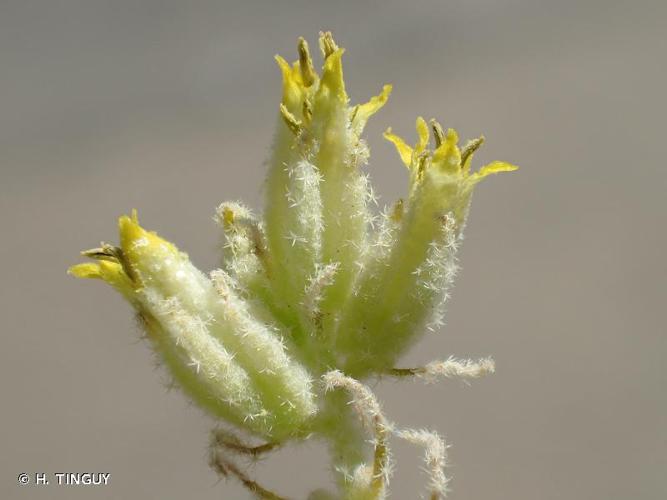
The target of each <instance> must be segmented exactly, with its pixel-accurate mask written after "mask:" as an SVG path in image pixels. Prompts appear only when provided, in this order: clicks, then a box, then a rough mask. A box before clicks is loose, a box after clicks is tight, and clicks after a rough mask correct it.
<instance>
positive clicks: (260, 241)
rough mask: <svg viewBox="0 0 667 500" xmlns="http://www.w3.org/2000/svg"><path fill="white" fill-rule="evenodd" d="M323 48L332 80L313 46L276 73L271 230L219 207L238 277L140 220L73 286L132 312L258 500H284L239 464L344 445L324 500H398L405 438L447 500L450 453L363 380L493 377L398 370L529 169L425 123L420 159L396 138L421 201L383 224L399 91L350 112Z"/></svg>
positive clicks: (435, 322)
mask: <svg viewBox="0 0 667 500" xmlns="http://www.w3.org/2000/svg"><path fill="white" fill-rule="evenodd" d="M319 44H320V49H321V52H322V56H323V58H324V65H323V69H322V71H321V74H318V72H316V71H315V69H314V66H313V61H312V59H311V56H310V53H309V49H308V45H307V43H306V42H305V40H303V39H300V40H299V44H298V53H299V59H298V61H296V62H295V63H294V64H291V65H290V64H289V63H288V62H287V61H285V60H284V59H282V58H281V57H276V59H277V62H278V65H279V67H280V69H281V71H282V75H283V92H282V102H281V104H280V115H279V122H278V130H277V132H276V136H275V141H274V145H273V153H272V157H271V160H270V166H269V172H268V180H267V194H266V208H265V211H264V216H263V218H261V219H260V218H258V217H256V216H255V215H254V214H253V213H252V212H251V211H250V210H249V209H247V208H246V207H244V206H243V205H241V204H239V203H223V204H222V205H221V206H220V207H219V208H218V210H217V214H216V220H217V222H218V224H219V225H220V226H221V228H222V230H223V232H224V235H225V237H226V244H225V245H224V248H223V253H224V265H223V267H222V269H217V270H215V271H213V272H212V273H211V274H210V275H209V276H207V275H206V274H204V273H202V272H201V271H199V270H198V269H196V268H195V267H194V266H193V265H192V264H191V263H190V260H189V259H188V257H187V255H186V254H184V253H182V252H181V251H179V250H178V249H177V248H176V247H175V246H174V245H173V244H171V243H169V242H168V241H166V240H164V239H162V238H161V237H159V236H158V235H157V234H155V233H153V232H149V231H146V230H145V229H144V228H143V227H141V226H140V224H139V221H138V218H137V214H136V212H133V213H132V215H131V216H123V217H121V218H120V220H119V229H120V243H119V245H118V246H112V245H108V244H102V246H101V247H100V248H95V249H93V250H88V251H85V252H83V254H84V255H85V256H87V257H90V258H92V259H93V260H94V262H91V263H84V264H78V265H75V266H73V267H72V268H70V273H71V274H73V275H74V276H77V277H80V278H99V279H102V280H104V281H106V282H107V283H109V284H110V285H111V286H113V287H114V288H115V289H116V290H117V291H118V292H119V293H121V294H122V295H123V297H125V298H126V299H127V301H128V302H129V303H130V304H131V305H132V307H133V308H134V309H135V311H136V312H137V315H138V317H139V318H140V319H141V323H142V324H143V326H144V328H145V330H146V332H147V335H148V338H149V339H150V341H151V343H152V345H153V347H154V348H155V350H156V351H157V353H158V354H159V356H160V357H161V359H162V360H163V361H164V364H165V365H166V366H167V368H168V370H169V371H170V373H171V375H172V376H173V378H174V381H175V382H176V383H177V384H178V385H179V386H180V387H181V388H182V389H183V391H184V392H185V393H186V394H187V395H188V396H189V397H190V398H192V399H193V400H194V401H195V402H196V403H198V404H199V405H200V406H201V407H202V408H204V409H205V410H207V411H208V412H209V413H210V414H212V415H214V416H215V417H217V418H218V419H219V420H220V421H221V422H222V424H223V425H224V427H221V428H219V429H217V430H215V431H214V433H213V444H212V448H211V464H212V466H213V467H214V468H215V469H216V470H217V471H219V472H220V473H221V474H223V475H233V476H236V477H237V478H238V479H240V480H241V481H242V482H243V484H244V485H245V486H247V487H248V488H249V489H250V490H251V491H252V492H254V493H255V494H256V495H257V496H259V497H261V498H274V499H275V498H281V497H280V496H278V495H277V494H275V493H273V492H271V491H270V490H268V489H267V488H265V487H263V486H261V485H259V484H258V483H257V482H256V481H254V480H252V479H251V478H250V477H249V476H248V475H247V473H246V472H245V471H244V470H243V469H241V468H240V467H239V466H238V465H237V463H236V462H235V460H234V457H235V456H239V455H248V456H258V455H260V454H263V453H267V452H269V451H271V450H273V449H275V448H277V447H279V446H281V445H283V444H285V443H286V442H288V441H294V440H297V441H298V440H305V439H308V438H312V437H318V438H321V439H323V440H325V441H326V442H327V443H328V444H329V447H330V450H331V457H332V465H333V469H334V470H335V472H336V475H337V479H338V481H337V483H338V487H339V494H338V496H335V497H334V496H332V495H331V494H330V493H327V492H325V491H322V490H318V491H316V492H313V493H312V494H311V498H313V499H315V498H319V499H324V498H340V497H342V498H345V499H349V500H355V499H356V500H364V499H369V500H370V499H381V498H385V496H386V494H387V485H388V481H389V476H390V471H391V466H390V465H391V457H390V452H389V447H388V440H389V438H390V437H391V436H396V437H398V438H403V439H407V440H409V441H412V442H415V443H417V444H420V445H423V446H424V447H425V450H426V453H425V456H426V464H427V470H428V471H429V473H430V482H429V486H428V488H429V492H430V495H431V498H433V499H436V498H440V497H442V496H444V495H445V494H446V491H447V482H448V479H447V477H446V476H445V473H444V466H445V451H446V446H445V443H444V441H443V440H442V439H441V438H440V437H439V436H438V435H437V434H436V433H434V432H430V431H424V430H421V431H416V430H405V429H401V428H399V427H397V426H395V425H394V424H393V423H391V422H390V421H389V420H388V419H387V418H386V417H385V416H384V415H383V413H382V411H381V409H380V405H379V404H378V402H377V400H376V399H375V397H374V396H373V394H372V392H371V391H370V389H369V388H368V387H367V386H366V385H364V384H363V383H362V381H363V380H365V379H368V378H370V377H378V376H395V377H402V376H417V377H422V378H426V379H433V378H436V377H438V376H444V377H465V378H474V377H479V376H481V375H484V374H486V373H489V372H493V370H494V364H493V361H492V360H490V359H482V360H480V361H477V362H474V361H470V360H457V359H454V358H449V359H447V360H446V361H434V362H431V363H429V364H427V365H425V366H424V367H420V368H397V367H396V365H395V364H396V362H397V360H398V359H399V357H400V355H401V354H402V353H403V352H405V350H406V349H407V347H409V346H410V345H412V344H414V343H415V342H416V341H417V340H418V339H419V338H420V336H421V335H422V333H423V332H424V331H426V330H434V329H436V328H438V327H439V326H440V325H441V324H442V317H443V305H444V303H445V301H446V299H447V297H448V293H449V289H450V287H451V285H452V282H453V279H454V277H455V275H456V272H457V260H456V253H457V250H458V248H459V245H460V242H461V238H462V231H463V228H464V225H465V223H466V219H467V215H468V207H469V204H470V198H471V195H472V192H473V188H474V187H475V185H476V184H477V183H478V182H479V181H481V180H482V179H483V178H485V177H486V176H488V175H490V174H492V173H496V172H503V171H510V170H514V169H515V168H516V167H514V166H512V165H510V164H508V163H503V162H493V163H491V164H489V165H486V166H484V167H482V168H481V169H479V170H477V171H476V172H473V171H472V170H471V163H472V159H473V155H474V153H475V151H476V150H477V148H479V146H480V145H481V144H482V142H483V138H479V139H474V140H472V141H469V142H468V143H467V144H466V145H465V146H464V147H463V148H459V146H458V145H457V143H458V136H457V133H456V132H455V131H454V130H453V129H449V130H447V131H445V130H443V129H442V127H441V126H440V125H439V124H438V123H437V122H436V121H431V123H430V125H429V124H427V123H426V122H425V121H424V120H423V119H422V118H418V119H417V125H416V126H417V135H418V140H417V143H416V144H415V145H414V146H409V145H408V144H406V142H404V141H403V140H402V139H400V138H399V137H398V136H396V135H394V134H393V133H392V132H391V129H389V130H387V132H385V137H386V138H387V139H388V140H389V141H391V142H392V143H393V144H394V145H395V147H396V149H397V151H398V154H399V156H400V158H401V160H402V162H403V163H404V164H405V166H406V167H407V169H408V173H409V189H408V193H407V195H406V197H405V199H402V200H399V201H398V202H397V203H396V204H394V205H393V207H391V208H389V209H386V210H385V211H383V212H382V213H380V214H373V212H372V210H371V204H372V202H373V201H374V200H375V195H374V194H373V190H372V188H371V187H370V184H369V181H368V178H367V176H366V174H365V173H364V172H363V170H362V169H363V167H364V165H365V164H366V163H367V160H368V156H369V153H368V148H367V146H366V144H365V142H364V140H363V139H362V132H363V129H364V126H365V125H366V122H367V121H368V119H369V118H370V117H371V116H372V115H373V114H375V113H376V112H377V111H378V110H379V109H380V108H381V107H382V106H383V105H384V103H385V102H386V101H387V98H388V97H389V94H390V92H391V86H390V85H386V86H385V87H384V88H383V90H382V92H381V93H380V94H379V95H378V96H376V97H373V98H371V99H370V100H369V101H368V102H366V103H364V104H360V105H355V106H350V104H349V99H348V97H347V94H346V91H345V84H344V81H343V70H342V62H341V58H342V55H343V49H341V48H339V47H338V46H337V45H336V43H335V42H334V40H333V38H332V36H331V34H330V33H326V34H321V35H320V40H319ZM429 128H430V132H429ZM430 135H432V138H433V147H432V148H431V147H429V136H430ZM350 399H351V401H350ZM350 402H351V403H352V404H351V405H350V404H348V403H350ZM369 434H370V436H372V446H370V447H369V445H368V437H367V436H368V435H369ZM248 440H254V441H255V442H254V443H252V442H248ZM257 441H261V443H259V444H257ZM371 448H372V450H371Z"/></svg>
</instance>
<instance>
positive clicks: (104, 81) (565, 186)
mask: <svg viewBox="0 0 667 500" xmlns="http://www.w3.org/2000/svg"><path fill="white" fill-rule="evenodd" d="M666 16H667V4H666V3H665V2H661V1H655V2H649V1H633V2H630V1H627V2H617V1H602V0H600V1H559V2H555V1H553V2H540V1H518V0H514V1H513V0H493V1H491V0H465V1H464V0H460V1H454V0H438V1H414V2H411V3H410V2H408V1H407V0H400V1H398V0H384V1H376V2H362V1H346V2H343V1H337V2H334V1H328V2H323V1H313V0H311V1H307V2H306V1H292V2H279V1H265V2H260V1H253V0H248V1H246V2H231V1H189V2H183V1H171V0H170V1H164V0H162V1H157V0H151V1H122V0H115V1H97V0H86V1H83V0H82V1H63V0H49V1H47V0H43V1H31V0H24V1H8V0H2V1H0V69H1V71H2V76H1V77H0V110H1V112H0V225H1V226H0V241H1V245H0V256H1V258H0V266H1V274H0V276H1V282H2V286H1V287H0V294H1V300H0V318H2V344H1V347H0V389H1V391H2V392H1V393H2V403H1V405H0V408H1V410H0V418H1V419H2V420H1V423H2V425H1V426H0V472H1V474H0V497H2V498H4V499H39V498H57V499H61V498H62V499H65V498H67V499H79V498H86V499H105V498H114V499H119V498H124V499H149V498H156V499H158V498H159V499H172V498H173V499H177V498H193V499H194V498H197V499H221V498H223V499H244V498H247V494H246V493H245V492H244V490H243V489H242V488H240V487H239V486H238V485H237V484H236V483H235V482H234V481H230V482H228V483H224V482H222V483H218V482H217V478H216V476H215V475H214V473H213V472H211V471H210V470H209V469H208V468H207V466H206V446H207V439H208V434H207V433H208V430H209V428H210V427H211V425H212V422H211V421H210V420H209V419H208V418H207V417H205V416H204V415H203V414H202V413H201V412H200V411H199V410H198V409H196V408H193V407H191V406H189V405H188V403H187V402H186V401H185V399H184V398H183V397H182V396H181V395H180V394H179V393H177V392H172V393H167V392H166V390H165V388H164V385H163V380H164V378H165V377H164V374H163V373H162V371H161V370H159V369H158V370H156V369H155V368H154V366H153V360H152V356H151V353H150V350H149V348H148V346H147V345H146V344H144V343H143V342H140V341H139V340H138V338H139V334H138V332H137V330H136V328H135V325H134V324H133V320H132V315H131V313H130V309H129V307H128V306H127V305H126V304H125V303H123V301H122V300H121V298H120V297H118V296H117V294H116V293H114V292H113V291H112V290H111V289H109V288H108V287H107V286H104V285H103V284H101V283H97V282H83V281H79V280H75V279H73V278H71V277H68V276H66V274H65V270H66V268H67V267H68V266H69V265H71V264H73V263H76V262H78V261H79V260H80V259H79V257H78V252H79V251H80V250H81V249H84V248H90V247H91V246H95V245H97V244H98V242H99V241H100V240H106V241H115V238H116V218H117V216H118V215H120V214H122V213H126V212H128V211H129V210H130V209H131V208H134V207H136V208H137V209H138V210H139V214H140V216H141V220H142V221H143V222H144V223H145V225H147V226H148V227H149V228H151V229H155V230H157V231H159V232H160V234H162V235H164V236H165V237H167V238H169V239H171V240H172V241H174V242H175V243H176V244H178V245H179V246H180V247H181V248H183V249H184V250H186V251H188V252H189V253H190V255H191V257H192V259H193V260H194V262H195V263H196V264H197V265H199V266H200V267H202V268H204V269H211V268H213V267H215V266H216V264H217V255H218V250H217V246H218V243H219V239H218V238H219V235H218V233H217V230H216V227H215V226H214V223H213V221H212V214H213V210H214V208H215V207H216V206H217V204H218V203H219V202H221V201H223V200H227V199H243V200H245V201H246V202H247V203H248V204H249V205H251V206H252V207H254V208H256V209H258V208H260V206H261V204H262V194H261V183H262V179H263V176H264V166H263V163H264V161H265V160H266V158H267V156H268V154H269V150H268V147H269V144H270V141H271V137H272V129H273V124H274V120H275V116H276V113H277V106H278V102H279V96H280V75H279V72H278V70H277V68H276V66H275V63H274V62H273V55H274V54H275V53H280V54H282V55H284V56H287V57H288V58H289V59H293V58H294V54H295V41H296V37H297V36H298V35H304V36H305V37H307V39H308V40H309V41H310V42H311V46H315V44H316V39H317V33H318V31H319V30H321V29H331V30H333V31H334V34H335V35H336V37H337V39H338V41H339V43H340V44H341V45H342V46H344V47H346V48H347V53H346V56H345V70H346V76H347V83H348V88H349V91H350V94H351V98H352V100H353V101H354V102H359V101H363V100H366V99H367V98H368V97H369V96H371V95H374V94H375V93H377V92H378V91H379V89H380V88H381V85H382V84H384V83H387V82H391V83H393V84H394V93H393V95H392V97H391V99H390V101H389V103H388V104H387V106H386V107H385V109H383V110H382V111H381V112H380V113H379V114H378V115H377V116H376V117H375V118H374V120H373V121H372V122H371V124H370V126H369V127H368V131H367V137H368V142H369V144H370V147H371V153H372V156H371V164H370V166H369V172H370V174H371V176H372V179H373V181H374V182H375V184H376V187H377V190H378V191H379V193H381V195H382V202H384V203H390V202H392V201H393V200H394V199H395V198H397V197H398V196H401V195H402V194H403V193H404V192H405V189H406V182H407V175H406V172H405V169H404V168H403V166H402V164H401V163H400V161H399V160H398V158H397V156H396V154H395V152H394V151H393V148H392V146H391V145H390V144H388V143H385V142H384V141H383V140H382V138H381V132H382V130H384V128H385V127H386V126H388V125H391V126H393V127H394V129H395V130H396V131H397V132H399V133H400V134H402V135H403V136H406V137H407V138H410V140H412V139H413V138H414V128H413V124H414V119H415V117H416V116H417V115H420V114H421V115H424V116H425V117H426V118H430V117H437V118H438V119H440V120H441V121H442V123H443V124H444V125H445V126H455V127H457V128H458V129H459V132H460V133H461V135H462V136H463V137H464V138H467V137H472V136H476V135H478V134H480V133H484V134H485V135H486V137H487V143H486V145H485V147H484V149H483V151H482V152H481V153H480V154H479V155H478V157H477V164H478V165H479V164H481V163H483V162H486V161H490V160H493V159H503V160H508V161H512V162H514V163H516V164H518V165H520V166H521V167H522V168H521V170H520V171H519V172H517V173H515V174H511V175H509V174H508V175H502V176H498V177H494V178H493V179H490V180H488V181H486V182H485V183H484V184H483V185H482V186H480V187H479V189H478V190H477V193H476V195H475V199H474V202H473V208H472V214H471V219H470V223H469V226H468V230H467V240H466V243H465V246H464V249H463V253H462V265H463V272H462V274H461V276H460V278H459V281H458V284H457V286H456V289H455V293H454V297H453V300H452V301H451V303H450V305H449V313H448V321H447V325H446V327H445V328H443V331H441V332H439V333H438V334H436V335H430V336H428V337H427V338H425V339H424V341H423V342H422V343H421V344H420V345H419V346H418V347H416V348H415V349H414V350H413V351H411V352H410V353H409V355H408V356H407V357H406V359H405V365H410V364H416V363H422V362H424V361H429V360H431V359H433V358H434V357H446V356H449V355H452V354H453V355H457V356H468V355H470V356H481V355H493V356H494V357H495V359H496V361H497V365H498V369H497V374H496V375H495V376H493V377H490V378H488V379H484V380H480V381H476V382H474V383H473V384H472V385H471V386H465V385H463V384H460V383H458V382H452V381H449V382H443V383H440V384H438V385H432V386H423V385H422V384H421V383H417V382H401V383H392V382H382V383H380V384H378V385H377V386H376V387H375V390H376V391H377V393H378V394H379V396H380V398H381V399H382V401H383V402H384V405H385V408H386V410H387V413H388V415H389V416H390V417H391V418H392V419H393V420H394V421H396V422H398V423H400V424H401V425H403V426H415V427H428V428H433V429H437V430H439V431H441V432H443V433H444V434H445V436H446V437H447V439H448V441H449V442H450V443H451V444H452V448H451V449H450V455H451V462H452V467H451V468H450V470H449V473H450V474H452V475H453V476H454V480H453V482H452V487H453V493H452V495H451V498H453V499H460V500H463V499H480V498H493V499H526V500H535V499H545V500H550V499H554V500H556V499H558V500H562V499H563V498H568V499H582V500H583V499H618V500H621V499H628V498H636V499H646V500H659V499H664V498H665V497H666V496H667V495H666V492H667V479H666V477H665V473H666V472H667V396H666V395H665V384H666V382H667V370H666V369H665V357H666V355H667V345H666V341H665V333H666V332H665V330H666V329H665V323H664V310H665V304H664V302H665V296H666V293H665V292H666V289H665V288H666V287H665V278H666V274H667V273H666V272H665V271H666V269H665V266H666V265H665V254H666V252H665V250H666V245H665V243H666V242H667V237H666V236H665V218H666V217H665V215H666V207H667V204H666V203H665V192H666V188H667V168H666V167H665V161H664V159H665V157H666V155H667V153H666V152H665V144H666V143H667V141H666V140H665V116H666V111H667V109H666V108H667V106H666V98H665V88H666V84H667V78H666V76H667V67H666V64H665V53H666V48H667V47H666V45H667V44H666V39H667V36H666V35H665V19H666V18H667V17H666ZM394 450H395V452H396V459H397V470H396V474H395V476H394V479H393V495H392V498H396V499H408V500H410V499H415V498H419V495H420V494H422V493H423V491H424V490H423V483H424V481H425V477H424V475H423V473H422V472H420V468H421V463H420V459H421V458H420V457H421V454H420V451H418V450H416V449H414V448H412V447H410V446H407V445H403V444H401V443H396V444H395V446H394ZM62 471H79V472H84V471H102V472H110V473H111V474H112V479H111V486H109V487H106V488H103V487H98V488H95V489H93V488H90V487H89V488H85V487H78V488H76V487H75V488H65V487H56V486H48V487H37V486H23V487H20V486H18V485H17V480H16V477H17V475H18V474H19V473H21V472H29V473H33V472H47V473H50V474H52V473H54V472H62ZM254 474H255V475H256V476H257V477H259V478H260V479H261V480H262V481H264V482H265V483H266V484H267V485H271V486H273V487H274V488H275V490H277V491H279V492H281V493H282V494H284V495H287V496H290V497H293V498H304V496H305V493H306V492H307V491H309V490H310V489H313V488H315V487H317V486H322V485H327V484H328V482H329V476H328V472H327V462H326V457H325V453H324V450H323V448H322V447H321V446H319V445H318V444H316V443H314V444H310V445H307V446H304V447H300V448H299V447H292V448H288V449H286V450H284V451H282V452H280V453H279V454H278V456H277V457H275V458H271V459H268V460H267V461H265V462H262V463H260V464H259V465H258V466H257V467H256V468H255V472H254Z"/></svg>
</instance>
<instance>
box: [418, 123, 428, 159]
mask: <svg viewBox="0 0 667 500" xmlns="http://www.w3.org/2000/svg"><path fill="white" fill-rule="evenodd" d="M416 125H417V135H418V136H419V140H418V141H417V145H416V146H415V152H416V153H417V154H419V153H421V152H422V151H424V150H425V149H426V146H428V124H427V123H426V120H424V119H423V118H422V117H421V116H420V117H418V118H417V124H416Z"/></svg>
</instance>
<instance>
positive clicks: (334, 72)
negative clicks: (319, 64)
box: [318, 49, 347, 103]
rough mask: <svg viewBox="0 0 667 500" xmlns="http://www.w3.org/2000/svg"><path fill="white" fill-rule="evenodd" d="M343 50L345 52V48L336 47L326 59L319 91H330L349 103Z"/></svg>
mask: <svg viewBox="0 0 667 500" xmlns="http://www.w3.org/2000/svg"><path fill="white" fill-rule="evenodd" d="M343 52H345V49H336V51H335V52H334V53H333V54H331V55H330V56H329V57H327V59H326V61H324V67H323V68H322V80H321V81H320V88H319V90H318V93H322V92H323V91H328V92H329V93H330V95H333V96H335V97H337V98H338V99H340V101H341V102H344V103H347V94H346V93H345V82H344V80H343V60H342V57H343Z"/></svg>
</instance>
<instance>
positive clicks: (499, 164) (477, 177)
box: [470, 161, 519, 182]
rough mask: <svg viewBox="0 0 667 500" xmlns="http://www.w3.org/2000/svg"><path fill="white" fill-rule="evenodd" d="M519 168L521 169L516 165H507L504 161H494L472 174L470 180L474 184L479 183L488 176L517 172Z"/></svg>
mask: <svg viewBox="0 0 667 500" xmlns="http://www.w3.org/2000/svg"><path fill="white" fill-rule="evenodd" d="M518 168H519V167H517V166H516V165H512V164H511V163H507V162H504V161H492V162H491V163H489V164H488V165H484V166H483V167H482V168H480V169H479V170H478V171H477V172H475V173H474V174H472V175H471V176H470V180H472V181H473V182H479V181H481V180H482V179H483V178H484V177H486V176H488V175H491V174H497V173H499V172H512V171H514V170H517V169H518Z"/></svg>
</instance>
